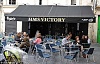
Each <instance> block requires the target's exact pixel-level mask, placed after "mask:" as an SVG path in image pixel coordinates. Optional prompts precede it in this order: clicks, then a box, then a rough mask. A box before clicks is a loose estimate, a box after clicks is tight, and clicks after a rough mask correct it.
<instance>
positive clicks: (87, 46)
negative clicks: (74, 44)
mask: <svg viewBox="0 0 100 64" xmlns="http://www.w3.org/2000/svg"><path fill="white" fill-rule="evenodd" d="M82 45H83V48H90V45H91V44H89V43H82Z"/></svg>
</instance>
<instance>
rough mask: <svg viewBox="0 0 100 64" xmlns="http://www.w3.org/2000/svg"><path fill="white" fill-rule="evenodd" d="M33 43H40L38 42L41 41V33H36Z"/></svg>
mask: <svg viewBox="0 0 100 64" xmlns="http://www.w3.org/2000/svg"><path fill="white" fill-rule="evenodd" d="M33 43H34V44H40V43H42V36H41V33H38V34H37V35H36V39H35V41H34V42H33Z"/></svg>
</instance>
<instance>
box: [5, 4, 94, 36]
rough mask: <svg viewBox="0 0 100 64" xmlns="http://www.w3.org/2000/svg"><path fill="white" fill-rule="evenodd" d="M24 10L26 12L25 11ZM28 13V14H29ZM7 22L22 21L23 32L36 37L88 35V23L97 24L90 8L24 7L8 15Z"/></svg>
mask: <svg viewBox="0 0 100 64" xmlns="http://www.w3.org/2000/svg"><path fill="white" fill-rule="evenodd" d="M23 9H24V11H23ZM27 11H28V12H27ZM5 20H8V21H22V31H23V32H24V31H25V32H27V33H29V34H30V37H33V36H34V35H35V32H36V31H37V30H39V31H40V32H41V33H42V34H43V35H65V34H67V33H68V32H72V33H73V35H74V36H76V35H79V34H80V35H83V34H85V35H88V23H94V22H95V16H94V14H93V12H92V10H91V7H90V6H55V5H53V6H52V5H43V6H34V5H23V6H19V7H18V8H17V9H16V10H15V11H14V12H12V13H11V14H9V15H7V16H6V18H5Z"/></svg>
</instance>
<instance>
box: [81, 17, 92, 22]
mask: <svg viewBox="0 0 100 64" xmlns="http://www.w3.org/2000/svg"><path fill="white" fill-rule="evenodd" d="M82 21H87V22H93V19H92V18H90V19H82Z"/></svg>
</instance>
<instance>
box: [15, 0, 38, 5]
mask: <svg viewBox="0 0 100 64" xmlns="http://www.w3.org/2000/svg"><path fill="white" fill-rule="evenodd" d="M16 4H17V5H24V4H26V5H38V4H39V0H17V1H16Z"/></svg>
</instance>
